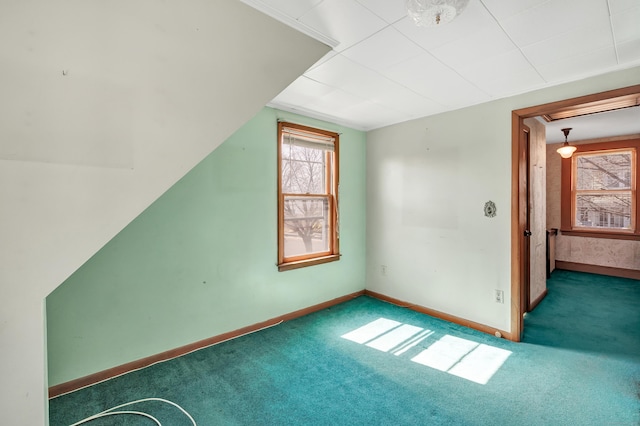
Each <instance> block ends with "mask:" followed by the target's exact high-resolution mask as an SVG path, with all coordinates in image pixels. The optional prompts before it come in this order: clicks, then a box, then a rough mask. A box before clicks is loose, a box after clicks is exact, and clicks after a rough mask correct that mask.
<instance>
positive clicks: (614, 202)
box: [576, 191, 631, 229]
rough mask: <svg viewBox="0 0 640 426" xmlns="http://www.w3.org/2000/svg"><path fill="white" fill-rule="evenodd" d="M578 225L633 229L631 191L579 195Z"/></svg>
mask: <svg viewBox="0 0 640 426" xmlns="http://www.w3.org/2000/svg"><path fill="white" fill-rule="evenodd" d="M576 226H583V227H589V228H608V229H631V192H626V191H621V192H620V193H619V194H602V195H577V196H576Z"/></svg>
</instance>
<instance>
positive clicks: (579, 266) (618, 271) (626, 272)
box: [556, 260, 640, 280]
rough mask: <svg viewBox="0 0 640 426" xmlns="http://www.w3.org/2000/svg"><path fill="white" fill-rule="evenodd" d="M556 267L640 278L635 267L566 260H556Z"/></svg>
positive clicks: (639, 272)
mask: <svg viewBox="0 0 640 426" xmlns="http://www.w3.org/2000/svg"><path fill="white" fill-rule="evenodd" d="M556 269H564V270H567V271H577V272H588V273H590V274H599V275H609V276H612V277H620V278H631V279H634V280H640V271H638V270H635V269H622V268H613V267H610V266H598V265H588V264H586V263H576V262H565V261H562V260H556Z"/></svg>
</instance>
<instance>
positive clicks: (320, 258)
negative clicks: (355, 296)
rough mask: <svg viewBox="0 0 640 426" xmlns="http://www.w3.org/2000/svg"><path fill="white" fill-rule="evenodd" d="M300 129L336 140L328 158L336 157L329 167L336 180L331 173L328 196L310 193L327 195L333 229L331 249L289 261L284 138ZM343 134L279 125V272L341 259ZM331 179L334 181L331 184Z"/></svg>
mask: <svg viewBox="0 0 640 426" xmlns="http://www.w3.org/2000/svg"><path fill="white" fill-rule="evenodd" d="M285 128H288V129H293V130H300V131H302V132H306V133H313V134H316V135H319V136H321V137H327V138H332V139H333V146H334V148H333V152H332V153H331V154H330V153H329V152H327V153H326V155H332V157H333V161H332V164H331V165H330V166H328V168H331V169H332V170H329V171H331V172H333V173H332V179H329V175H328V174H327V188H326V189H327V192H326V193H325V194H309V195H310V196H322V197H324V196H327V197H328V200H329V207H328V208H329V228H330V230H331V236H330V241H329V250H328V251H326V252H322V253H313V254H307V255H301V256H292V257H289V258H285V256H284V199H285V195H287V194H284V193H283V192H282V137H283V132H284V129H285ZM339 139H340V135H339V134H338V133H335V132H331V131H328V130H323V129H318V128H314V127H309V126H303V125H301V124H295V123H290V122H285V121H279V122H278V139H277V144H278V169H277V172H278V263H277V266H278V271H288V270H291V269H297V268H303V267H306V266H312V265H318V264H322V263H327V262H334V261H336V260H339V259H340V236H339V229H338V185H339V180H340V176H339V174H340V173H339V171H340V167H339V164H340V163H339V151H340V149H339V147H340V140H339ZM329 180H331V181H329Z"/></svg>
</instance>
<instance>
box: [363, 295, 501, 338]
mask: <svg viewBox="0 0 640 426" xmlns="http://www.w3.org/2000/svg"><path fill="white" fill-rule="evenodd" d="M364 294H365V295H367V296H371V297H374V298H376V299H380V300H383V301H385V302H389V303H392V304H394V305H398V306H403V307H405V308H408V309H411V310H412V311H416V312H420V313H422V314H427V315H429V316H432V317H434V318H439V319H441V320H445V321H449V322H452V323H454V324H458V325H462V326H464V327H469V328H473V329H474V330H478V331H482V332H483V333H487V334H492V335H494V336H495V333H496V332H499V333H500V334H501V335H502V337H504V338H505V339H507V340H513V338H512V337H513V336H512V335H511V333H509V332H507V331H504V330H499V329H497V328H494V327H489V326H488V325H484V324H480V323H477V322H473V321H470V320H467V319H464V318H460V317H457V316H455V315H450V314H446V313H444V312H440V311H436V310H435V309H430V308H426V307H424V306H420V305H414V304H413V303H409V302H404V301H402V300H399V299H395V298H393V297H389V296H386V295H384V294H381V293H376V292H375V291H371V290H365V291H364Z"/></svg>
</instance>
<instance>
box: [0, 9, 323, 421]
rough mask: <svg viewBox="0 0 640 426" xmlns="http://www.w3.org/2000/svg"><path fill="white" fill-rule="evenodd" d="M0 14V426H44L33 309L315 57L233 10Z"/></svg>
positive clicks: (319, 48)
mask: <svg viewBox="0 0 640 426" xmlns="http://www.w3.org/2000/svg"><path fill="white" fill-rule="evenodd" d="M0 11H1V13H0V22H1V25H0V51H1V52H2V66H1V67H0V75H1V76H2V77H3V78H2V79H0V93H2V101H1V102H0V200H2V201H0V235H1V236H2V237H1V238H0V240H1V243H0V265H1V266H0V377H2V380H1V381H0V413H2V414H1V420H0V423H2V424H3V425H43V424H46V423H47V409H46V392H47V381H46V376H47V371H46V364H47V363H46V359H45V351H46V333H45V330H46V327H45V323H44V321H45V318H46V314H45V313H44V303H43V302H44V298H45V297H46V296H47V295H48V294H49V293H50V292H51V291H52V290H53V289H55V288H56V287H57V286H58V285H59V284H60V283H61V282H63V281H64V280H65V279H66V278H67V277H68V276H69V275H70V274H72V273H73V272H74V271H75V270H76V269H78V267H79V266H80V265H82V264H83V263H84V262H85V261H86V260H87V259H88V258H89V257H91V256H92V255H93V254H94V253H95V252H96V251H97V250H98V249H100V248H101V247H102V246H103V245H104V244H105V243H106V242H107V241H109V239H111V237H113V236H114V235H115V234H116V233H117V232H119V231H120V230H121V229H122V228H123V227H124V226H125V225H127V224H128V223H129V222H130V221H131V220H132V219H133V218H135V217H136V216H137V215H138V214H139V213H140V212H142V211H143V210H144V209H145V208H146V207H147V206H148V205H149V204H150V203H151V202H153V201H154V200H155V199H156V198H157V197H158V196H159V195H161V194H162V193H163V192H164V191H165V190H166V189H168V188H169V187H171V186H172V185H173V184H174V183H175V182H176V181H177V180H178V179H179V178H180V177H182V176H183V175H184V174H185V173H186V172H188V171H189V170H190V169H191V168H192V167H193V166H195V165H196V164H197V163H198V162H199V161H200V160H202V158H204V156H205V155H207V154H209V153H210V152H211V151H212V150H213V149H215V147H216V146H218V145H219V144H220V143H222V142H223V141H224V140H225V139H226V138H228V137H229V136H230V135H231V134H233V132H234V131H235V130H236V129H238V128H239V127H240V126H241V125H243V124H244V123H245V122H247V121H248V120H250V119H251V117H253V116H255V114H256V113H258V112H259V111H261V110H262V108H263V107H264V105H265V103H267V102H269V100H271V99H273V97H274V96H275V95H277V94H278V93H279V92H280V91H282V90H283V89H284V88H285V87H286V86H287V85H289V84H290V83H291V82H292V81H293V80H295V79H296V78H297V77H298V76H299V75H300V74H301V73H302V72H304V70H306V69H307V68H308V67H309V66H310V65H312V64H313V63H315V62H316V61H317V60H318V59H320V58H321V57H322V56H323V55H324V54H325V53H326V52H327V51H328V50H329V48H328V47H327V46H324V45H321V44H320V43H319V42H316V41H314V40H311V39H309V38H308V37H306V36H304V35H302V34H300V33H298V32H296V31H294V30H293V29H291V28H289V27H286V26H285V25H283V24H280V23H278V22H276V21H274V20H273V19H271V18H268V17H266V16H265V15H263V14H261V13H259V12H257V11H255V10H254V9H252V8H250V7H248V6H246V5H243V4H242V3H240V2H238V1H236V0H224V1H223V0H216V1H215V2H212V1H204V0H195V1H190V2H144V1H143V2H123V1H114V2H94V1H86V2H49V1H44V0H32V1H21V2H2V6H0ZM237 22H242V25H237ZM291 52H296V54H295V55H292V54H291ZM63 70H64V74H63Z"/></svg>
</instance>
